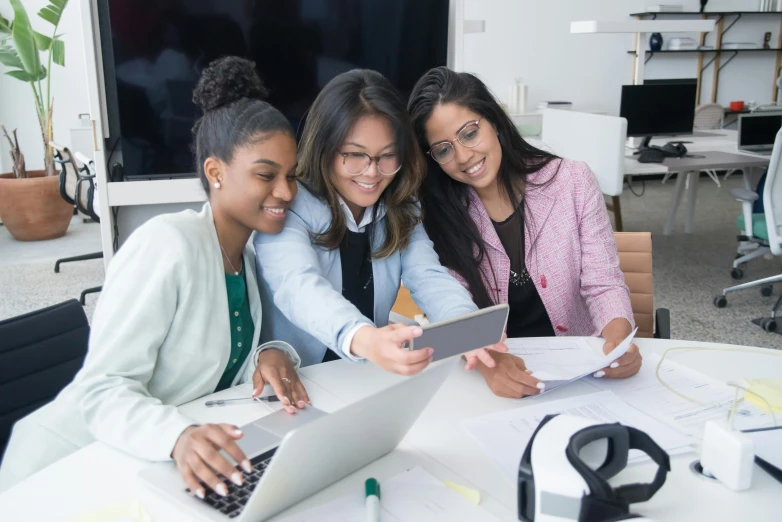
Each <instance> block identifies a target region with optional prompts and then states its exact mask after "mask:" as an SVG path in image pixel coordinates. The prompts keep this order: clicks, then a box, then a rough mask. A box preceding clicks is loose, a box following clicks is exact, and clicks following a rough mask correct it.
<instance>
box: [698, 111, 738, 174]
mask: <svg viewBox="0 0 782 522" xmlns="http://www.w3.org/2000/svg"><path fill="white" fill-rule="evenodd" d="M724 119H725V109H724V108H723V107H722V105H720V104H719V103H706V104H703V105H699V106H698V107H696V108H695V120H694V123H693V128H694V129H695V130H716V129H722V127H723V120H724ZM734 170H735V169H734ZM734 170H730V171H728V172H726V173H725V179H728V177H729V176H730V175H731V174H733V172H734ZM703 172H705V173H706V174H707V175H708V176H709V177H710V178H711V179H712V181H714V183H716V184H717V186H718V187H722V184H720V177H719V176H718V175H717V171H716V170H714V169H710V170H704V171H703Z"/></svg>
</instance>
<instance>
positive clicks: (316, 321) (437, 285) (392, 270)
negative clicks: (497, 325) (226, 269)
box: [253, 184, 478, 366]
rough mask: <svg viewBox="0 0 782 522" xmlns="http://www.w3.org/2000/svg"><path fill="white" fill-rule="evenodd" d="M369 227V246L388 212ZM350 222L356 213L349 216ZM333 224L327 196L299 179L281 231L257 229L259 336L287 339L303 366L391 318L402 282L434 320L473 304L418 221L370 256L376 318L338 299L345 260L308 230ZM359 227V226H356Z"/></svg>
mask: <svg viewBox="0 0 782 522" xmlns="http://www.w3.org/2000/svg"><path fill="white" fill-rule="evenodd" d="M378 215H379V216H382V217H380V218H379V219H378V220H377V221H376V222H375V226H373V227H371V228H369V230H372V231H373V237H372V238H371V241H372V249H373V251H374V250H376V249H377V248H378V247H379V246H380V245H381V244H382V242H383V238H384V237H385V230H384V228H385V219H386V218H385V214H384V213H383V212H378ZM346 218H347V219H348V220H349V222H350V223H351V224H353V217H352V216H346ZM330 223H331V213H330V211H329V208H328V206H327V204H326V202H325V201H322V200H320V199H318V198H317V197H316V196H314V195H313V194H312V193H310V192H309V191H308V190H307V189H306V188H305V187H304V186H303V185H301V184H300V185H299V192H298V195H297V196H296V198H295V199H294V201H293V204H292V206H291V209H290V213H289V214H288V217H287V220H286V223H285V228H284V229H283V231H282V232H281V233H280V234H276V235H270V234H256V235H255V238H254V240H253V243H254V245H255V252H256V254H257V257H256V263H257V267H258V276H259V279H258V280H259V281H261V278H263V281H265V284H261V285H260V287H261V302H262V304H263V310H264V314H263V326H262V328H261V336H262V338H261V340H262V341H264V340H266V339H269V340H272V339H273V340H280V341H287V342H289V343H290V344H291V345H293V346H294V347H295V348H296V350H297V352H298V353H299V356H300V357H301V364H302V366H307V365H310V364H317V363H320V362H321V361H322V360H323V356H324V355H325V353H326V349H327V348H331V349H332V350H334V351H335V352H336V353H337V354H339V355H340V356H341V357H346V358H347V357H348V356H347V354H346V353H345V351H346V348H347V349H348V351H349V342H350V340H351V339H352V336H353V334H354V333H355V331H356V330H357V329H358V328H360V327H361V326H363V325H367V324H368V325H372V324H375V325H376V326H378V327H382V326H386V325H387V324H388V315H389V313H390V312H391V307H392V306H393V304H394V302H395V301H396V296H397V292H399V286H400V283H401V282H402V281H404V284H405V286H406V287H407V288H408V289H409V290H410V294H411V296H412V298H413V300H414V301H415V303H416V304H417V305H418V307H419V308H421V310H423V311H424V313H426V315H427V318H428V319H429V320H430V321H432V322H434V321H440V320H443V319H448V318H451V317H455V316H458V315H462V314H466V313H469V312H473V311H475V310H477V309H478V308H477V306H475V304H474V303H473V302H472V298H471V297H470V294H469V293H468V292H467V290H465V289H464V287H463V286H462V285H461V284H459V282H458V281H456V279H454V278H453V277H451V275H450V274H449V273H448V271H447V270H446V269H445V268H444V267H443V266H442V265H441V264H440V262H439V259H438V257H437V254H436V253H435V251H434V247H433V245H432V242H431V241H430V240H429V237H428V236H427V235H426V232H425V231H424V228H423V225H421V224H420V223H419V224H418V225H417V226H416V227H415V229H413V232H412V234H411V235H410V241H409V244H408V246H407V248H406V249H404V250H403V251H400V250H398V251H396V252H394V253H393V254H391V255H390V256H388V257H386V258H383V259H373V260H372V275H373V280H374V285H375V308H374V312H375V322H374V323H372V322H371V321H370V320H369V319H368V318H367V317H364V316H363V315H362V314H361V312H359V311H358V308H356V307H355V306H353V304H351V303H350V301H348V300H347V299H345V298H344V297H342V264H341V261H340V254H339V249H335V250H326V249H325V248H323V247H319V246H317V245H315V244H313V242H312V239H311V237H312V236H311V234H312V233H323V232H325V231H326V229H328V226H329V224H330ZM358 231H361V230H358Z"/></svg>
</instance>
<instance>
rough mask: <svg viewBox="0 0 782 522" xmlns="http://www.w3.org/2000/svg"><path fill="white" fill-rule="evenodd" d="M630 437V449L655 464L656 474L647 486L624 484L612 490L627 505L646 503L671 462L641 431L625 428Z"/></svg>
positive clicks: (656, 489) (662, 480) (659, 485)
mask: <svg viewBox="0 0 782 522" xmlns="http://www.w3.org/2000/svg"><path fill="white" fill-rule="evenodd" d="M627 432H628V435H629V436H630V448H631V449H637V450H641V451H643V452H644V453H646V454H647V455H649V457H651V459H652V460H653V461H654V462H655V463H657V473H655V475H654V479H653V480H652V481H651V482H650V483H648V484H626V485H624V486H619V487H618V488H616V489H615V490H614V493H615V495H616V496H617V497H619V498H621V499H623V500H624V501H626V502H627V503H628V504H634V503H636V502H646V501H647V500H649V499H650V498H652V496H654V494H655V493H657V491H658V490H659V489H660V488H661V487H662V485H663V484H664V483H665V477H666V475H667V474H668V472H669V471H671V461H670V459H669V457H668V454H667V453H666V452H665V450H663V449H662V448H661V447H660V446H658V445H657V443H656V442H655V441H654V440H652V438H651V437H650V436H649V435H647V434H646V433H644V432H643V431H640V430H637V429H635V428H631V427H629V426H627Z"/></svg>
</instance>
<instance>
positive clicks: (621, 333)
mask: <svg viewBox="0 0 782 522" xmlns="http://www.w3.org/2000/svg"><path fill="white" fill-rule="evenodd" d="M630 330H631V327H630V323H629V321H628V320H627V319H623V318H617V319H614V320H613V321H611V322H609V323H608V324H607V325H606V327H605V328H603V338H604V339H605V340H606V342H605V344H604V345H603V353H605V354H606V355H608V356H613V355H615V354H616V353H617V351H616V349H617V347H618V345H620V344H622V343H623V341H624V339H626V338H627V334H628V333H630ZM636 331H637V328H636ZM634 335H635V331H634V332H632V334H631V335H630V338H631V341H632V337H633V336H634ZM612 352H613V354H612ZM624 352H625V353H624V354H622V355H621V356H619V357H617V358H616V360H615V361H613V362H611V364H609V365H608V366H607V367H605V368H603V369H602V370H599V371H597V372H595V374H594V376H595V377H598V378H599V377H606V378H608V379H625V378H627V377H631V376H633V375H635V374H636V373H638V370H640V369H641V361H642V358H641V353H640V352H639V350H638V347H637V346H636V345H634V344H632V343H630V344H629V345H628V346H627V348H626V349H625V350H624Z"/></svg>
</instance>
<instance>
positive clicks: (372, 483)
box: [364, 478, 380, 522]
mask: <svg viewBox="0 0 782 522" xmlns="http://www.w3.org/2000/svg"><path fill="white" fill-rule="evenodd" d="M364 491H365V494H366V506H367V518H366V522H380V484H379V483H378V481H377V480H375V479H373V478H368V479H367V481H366V482H364Z"/></svg>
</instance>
